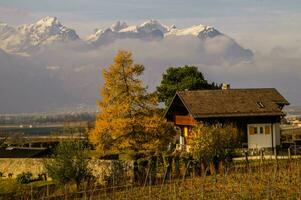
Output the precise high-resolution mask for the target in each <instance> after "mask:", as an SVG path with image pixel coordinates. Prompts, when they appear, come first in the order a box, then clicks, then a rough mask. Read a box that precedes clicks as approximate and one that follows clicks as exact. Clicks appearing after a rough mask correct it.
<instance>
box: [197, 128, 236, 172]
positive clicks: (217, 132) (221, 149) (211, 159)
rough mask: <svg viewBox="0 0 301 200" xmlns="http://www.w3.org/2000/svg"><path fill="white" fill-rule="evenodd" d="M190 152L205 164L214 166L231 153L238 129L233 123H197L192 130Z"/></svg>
mask: <svg viewBox="0 0 301 200" xmlns="http://www.w3.org/2000/svg"><path fill="white" fill-rule="evenodd" d="M192 135H193V139H192V144H191V153H192V155H193V158H194V159H195V160H198V161H200V162H201V163H202V164H204V165H205V166H208V165H209V164H210V163H213V164H214V165H215V166H217V165H218V162H219V161H221V160H226V158H227V157H229V156H230V155H231V152H232V151H233V149H234V147H235V146H236V144H237V142H238V130H237V128H236V127H235V126H233V125H230V124H229V125H221V124H217V125H204V124H198V125H196V126H195V127H194V128H193V130H192Z"/></svg>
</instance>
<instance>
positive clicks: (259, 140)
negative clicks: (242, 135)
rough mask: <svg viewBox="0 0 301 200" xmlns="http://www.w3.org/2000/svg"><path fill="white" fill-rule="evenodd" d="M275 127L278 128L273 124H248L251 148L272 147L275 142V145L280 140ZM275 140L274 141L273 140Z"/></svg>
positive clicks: (249, 145)
mask: <svg viewBox="0 0 301 200" xmlns="http://www.w3.org/2000/svg"><path fill="white" fill-rule="evenodd" d="M272 129H273V130H272ZM274 129H277V126H274V125H273V124H248V147H249V148H251V149H257V148H258V149H260V148H269V147H272V146H273V144H274V146H275V142H276V141H278V139H277V137H276V135H277V133H276V131H274ZM272 132H273V136H272ZM279 138H280V132H279ZM273 140H274V143H273V142H272V141H273ZM279 144H280V139H279Z"/></svg>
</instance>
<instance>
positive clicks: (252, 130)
mask: <svg viewBox="0 0 301 200" xmlns="http://www.w3.org/2000/svg"><path fill="white" fill-rule="evenodd" d="M249 134H250V135H254V134H255V133H254V127H253V126H249Z"/></svg>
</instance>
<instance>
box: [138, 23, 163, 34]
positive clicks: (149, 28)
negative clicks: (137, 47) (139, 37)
mask: <svg viewBox="0 0 301 200" xmlns="http://www.w3.org/2000/svg"><path fill="white" fill-rule="evenodd" d="M138 29H139V30H141V31H144V32H146V33H150V32H153V31H157V30H159V31H161V32H162V33H163V34H164V33H166V32H167V31H169V27H168V26H166V25H163V24H160V23H159V22H158V21H157V20H149V21H146V22H144V23H142V24H141V25H140V26H139V27H138Z"/></svg>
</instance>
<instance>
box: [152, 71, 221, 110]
mask: <svg viewBox="0 0 301 200" xmlns="http://www.w3.org/2000/svg"><path fill="white" fill-rule="evenodd" d="M218 88H220V86H219V85H218V84H216V83H214V82H213V83H209V82H208V81H207V80H206V79H205V78H204V75H203V73H202V72H200V71H199V70H198V68H197V67H195V66H188V65H185V66H182V67H170V68H168V69H167V70H166V72H165V73H164V74H163V78H162V81H161V84H160V85H159V86H158V87H157V94H158V97H159V100H160V102H164V103H165V105H166V106H168V105H169V103H170V102H171V100H172V98H173V96H174V95H175V94H176V92H177V91H183V90H186V89H187V90H204V89H205V90H208V89H218Z"/></svg>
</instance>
